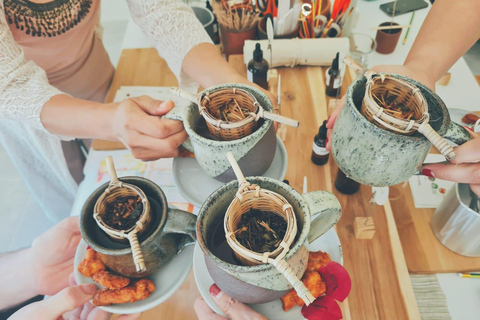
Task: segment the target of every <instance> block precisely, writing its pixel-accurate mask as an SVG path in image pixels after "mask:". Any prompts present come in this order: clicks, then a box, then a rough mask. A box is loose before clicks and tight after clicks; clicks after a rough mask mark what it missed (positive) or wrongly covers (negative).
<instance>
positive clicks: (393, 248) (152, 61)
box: [108, 49, 419, 320]
mask: <svg viewBox="0 0 480 320" xmlns="http://www.w3.org/2000/svg"><path fill="white" fill-rule="evenodd" d="M232 59H233V60H232ZM235 59H236V60H235ZM235 61H236V62H235ZM239 61H241V59H239V58H238V57H237V58H235V57H232V58H231V63H232V64H234V65H235V67H236V68H239V70H244V68H245V67H244V66H242V65H243V63H242V64H240V62H239ZM278 71H279V74H281V75H282V114H284V115H286V116H292V117H294V118H297V119H298V120H300V122H301V124H300V127H299V128H298V129H293V128H287V135H286V140H285V145H286V147H287V150H288V155H289V166H288V171H287V176H286V178H287V179H288V180H290V183H291V185H292V187H294V188H295V189H297V190H299V191H300V190H302V187H303V177H304V176H307V177H308V189H309V190H310V191H313V190H332V178H333V177H334V175H333V174H335V173H336V170H337V169H336V166H335V163H334V161H333V159H330V161H329V164H327V165H325V166H316V165H314V164H313V163H312V162H311V161H310V155H311V150H312V142H313V137H314V136H315V134H316V132H317V130H318V127H319V125H320V124H321V122H322V121H323V120H324V119H326V118H327V101H328V99H326V98H325V95H324V92H325V85H324V69H323V68H311V67H297V68H294V69H291V68H281V69H279V70H278ZM172 76H173V75H172V74H171V73H170V72H169V71H167V69H166V64H165V62H163V60H162V59H160V58H159V57H158V55H157V53H156V51H155V50H153V49H140V50H137V49H134V50H124V51H123V53H122V56H121V58H120V62H119V65H118V68H117V74H116V75H115V78H114V81H113V83H112V88H111V91H110V93H109V96H108V99H109V101H111V99H113V97H114V94H115V92H116V90H117V89H118V88H119V87H120V86H121V85H156V86H165V85H174V84H175V83H173V81H172V79H174V78H172ZM349 81H351V78H350V76H347V79H346V82H345V83H349ZM345 88H346V85H344V89H345ZM333 191H334V193H335V194H336V195H337V197H338V198H339V200H340V202H341V203H342V207H343V212H344V214H343V217H342V219H341V220H340V222H339V224H338V226H337V232H338V234H339V237H340V240H341V243H342V246H343V251H344V257H345V266H346V268H347V269H348V270H349V272H350V273H351V275H352V280H353V288H352V293H351V295H350V297H349V298H348V299H347V300H346V303H345V302H344V303H343V304H341V306H342V310H343V313H344V319H355V320H357V319H359V320H362V319H365V320H371V319H388V320H390V319H402V320H404V319H419V316H418V310H417V308H416V302H415V300H413V301H411V297H412V296H413V292H411V291H409V287H408V284H409V283H410V282H409V280H406V279H407V278H408V274H405V273H406V272H405V263H404V262H403V264H404V266H403V269H402V257H403V254H402V251H401V248H399V244H398V242H397V241H395V237H393V238H392V237H391V233H392V232H394V231H395V228H396V227H395V221H393V219H390V218H389V215H388V214H387V213H386V212H385V210H384V209H383V208H380V207H376V208H375V210H374V211H373V217H374V219H375V225H376V228H377V233H376V235H375V237H374V239H372V240H356V239H355V237H354V235H353V228H352V224H353V218H354V217H356V216H365V215H366V212H368V211H367V210H368V205H367V202H368V199H369V198H370V196H371V189H370V188H368V187H362V188H361V190H360V192H359V193H357V194H356V195H353V196H345V195H342V194H339V193H338V192H336V191H335V190H333ZM405 281H406V282H407V286H405V285H403V284H402V283H401V282H405ZM410 289H411V287H410ZM197 296H198V290H197V289H196V286H195V281H194V279H193V275H192V273H190V275H189V278H188V279H187V280H186V281H185V283H184V284H183V285H182V287H181V289H180V290H179V291H178V292H177V293H175V294H174V295H173V296H172V297H171V298H170V299H168V300H167V301H166V302H164V303H163V304H161V305H160V306H158V307H156V308H154V309H152V310H149V311H147V312H145V313H144V314H143V315H142V317H141V319H142V320H149V319H158V315H168V319H173V320H176V319H196V316H195V313H194V311H193V302H194V300H195V298H196V297H197ZM272 320H273V319H272Z"/></svg>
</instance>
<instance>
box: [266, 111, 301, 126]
mask: <svg viewBox="0 0 480 320" xmlns="http://www.w3.org/2000/svg"><path fill="white" fill-rule="evenodd" d="M263 117H264V118H265V119H269V120H272V121H275V122H278V123H283V124H286V125H287V126H291V127H295V128H298V126H299V125H300V122H299V121H297V120H294V119H291V118H287V117H284V116H281V115H279V114H276V113H273V112H269V111H263Z"/></svg>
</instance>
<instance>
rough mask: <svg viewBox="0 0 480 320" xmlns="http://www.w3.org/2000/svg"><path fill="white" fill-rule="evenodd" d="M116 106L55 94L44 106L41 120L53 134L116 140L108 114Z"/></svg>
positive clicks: (110, 113) (109, 114)
mask: <svg viewBox="0 0 480 320" xmlns="http://www.w3.org/2000/svg"><path fill="white" fill-rule="evenodd" d="M116 107H117V106H116V104H103V103H98V102H92V101H87V100H80V99H75V98H72V97H70V96H67V95H56V96H54V97H52V98H51V99H50V100H49V101H48V102H47V103H46V104H45V105H44V106H43V108H42V112H41V114H40V118H41V121H42V124H43V126H44V127H45V129H47V130H48V131H49V132H51V133H53V134H57V135H62V136H69V137H75V138H96V139H105V140H116V138H115V136H114V135H113V130H112V129H111V119H112V116H111V115H112V114H113V112H112V111H113V110H114V109H115V108H116Z"/></svg>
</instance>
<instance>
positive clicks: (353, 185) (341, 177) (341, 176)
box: [335, 168, 360, 194]
mask: <svg viewBox="0 0 480 320" xmlns="http://www.w3.org/2000/svg"><path fill="white" fill-rule="evenodd" d="M335 188H336V189H337V190H338V191H340V192H341V193H343V194H354V193H355V192H357V191H358V190H359V189H360V183H358V182H356V181H354V180H352V179H350V178H349V177H347V175H346V174H345V173H344V172H343V171H342V170H340V168H339V169H338V172H337V177H336V178H335Z"/></svg>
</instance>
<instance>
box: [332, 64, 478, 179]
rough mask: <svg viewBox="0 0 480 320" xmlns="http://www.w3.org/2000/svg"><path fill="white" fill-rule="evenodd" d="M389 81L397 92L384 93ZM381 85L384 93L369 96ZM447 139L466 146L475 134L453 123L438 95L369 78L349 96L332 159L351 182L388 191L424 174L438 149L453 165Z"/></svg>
mask: <svg viewBox="0 0 480 320" xmlns="http://www.w3.org/2000/svg"><path fill="white" fill-rule="evenodd" d="M377 76H378V78H375V77H377ZM367 78H368V81H367ZM385 79H389V80H391V81H393V83H395V84H394V85H393V87H390V88H386V89H385V88H383V87H382V84H383V83H386V80H385ZM376 81H378V82H376ZM372 85H373V86H372ZM375 85H378V86H379V87H381V90H379V91H375V90H374V89H371V90H368V88H369V86H371V87H372V88H374V87H375ZM402 86H405V87H402ZM399 88H401V90H400V89H399ZM405 91H408V92H407V93H408V94H407V93H406V92H405ZM367 95H368V96H367ZM400 98H402V99H400ZM366 103H367V105H366ZM372 105H375V106H376V107H378V106H379V105H380V106H381V107H379V108H377V109H372V108H370V107H369V106H372ZM414 105H415V106H422V107H423V108H424V109H418V108H414V107H413V106H414ZM372 110H375V111H372ZM416 112H417V113H418V117H417V118H415V117H416V115H415V113H416ZM444 138H445V139H448V140H450V141H452V142H454V143H456V144H458V145H460V144H462V143H465V142H467V141H468V140H470V134H469V133H468V131H467V130H466V129H465V128H463V127H462V126H461V125H459V124H456V123H454V122H452V121H451V120H450V115H449V113H448V110H447V108H446V106H445V104H444V102H443V101H442V100H441V99H440V97H439V96H438V95H437V94H436V93H434V92H433V91H432V90H430V89H429V88H427V87H426V86H424V85H423V84H421V83H419V82H417V81H415V80H413V79H410V78H408V77H405V76H401V75H396V74H375V75H373V76H372V74H368V73H366V74H365V76H363V77H360V78H358V79H357V80H355V81H354V82H353V83H352V84H351V85H350V87H349V88H348V90H347V94H346V104H345V107H344V108H343V109H342V111H341V112H340V114H339V116H338V118H337V120H336V122H335V126H334V128H333V133H332V138H331V144H332V152H331V153H332V155H333V157H334V159H335V162H336V163H337V165H338V167H339V168H340V169H341V170H342V171H343V172H344V173H345V174H346V176H348V177H349V178H351V179H353V180H355V181H357V182H359V183H361V184H365V185H371V186H376V187H386V186H391V185H395V184H398V183H400V182H402V181H405V180H407V179H408V178H410V176H412V175H413V174H415V173H416V172H418V171H419V170H420V169H421V166H422V164H423V162H424V160H425V158H426V156H427V154H428V152H429V151H430V149H431V147H432V143H433V145H434V146H436V147H437V148H438V149H439V151H440V152H441V153H442V154H444V155H445V157H446V158H447V159H449V160H451V159H452V158H453V157H454V156H455V153H454V149H453V148H452V147H450V145H449V144H448V143H447V142H445V141H444Z"/></svg>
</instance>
